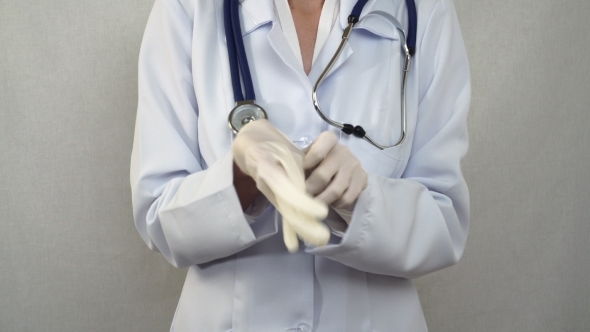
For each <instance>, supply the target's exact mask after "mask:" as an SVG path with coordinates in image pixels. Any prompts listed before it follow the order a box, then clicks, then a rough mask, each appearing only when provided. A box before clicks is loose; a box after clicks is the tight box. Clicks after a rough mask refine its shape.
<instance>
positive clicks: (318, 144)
mask: <svg viewBox="0 0 590 332" xmlns="http://www.w3.org/2000/svg"><path fill="white" fill-rule="evenodd" d="M337 144H338V137H337V136H336V134H334V133H333V132H331V131H324V132H323V133H321V134H320V136H318V138H317V139H316V140H315V141H314V142H313V144H312V145H311V147H310V148H309V151H308V152H307V153H306V154H305V157H304V158H303V169H310V168H313V167H315V166H316V165H318V164H319V163H320V162H321V161H322V160H324V158H325V157H326V156H327V155H328V153H329V152H330V151H331V150H332V149H333V148H334V147H335V146H336V145H337Z"/></svg>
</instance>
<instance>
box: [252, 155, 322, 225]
mask: <svg viewBox="0 0 590 332" xmlns="http://www.w3.org/2000/svg"><path fill="white" fill-rule="evenodd" d="M261 166H262V165H261ZM267 166H268V167H267ZM260 170H262V171H263V172H262V173H261V174H260V176H259V177H258V178H259V180H258V182H261V183H264V185H263V186H260V191H261V192H262V193H263V194H265V196H266V193H265V190H268V191H270V193H269V196H273V197H275V202H272V201H271V202H272V203H273V204H274V205H275V206H276V207H277V208H278V206H277V202H278V201H279V200H280V199H281V200H283V201H284V202H286V203H288V205H290V206H293V207H296V209H297V211H299V213H302V214H304V215H309V216H313V217H314V218H317V219H323V218H325V217H326V216H327V214H328V206H327V205H326V204H325V203H323V202H321V201H319V200H316V199H313V197H311V196H309V195H308V194H306V193H305V191H304V189H303V188H301V186H296V185H295V184H294V183H293V182H292V181H291V180H290V179H289V178H287V176H286V174H285V173H284V170H283V169H282V167H280V166H279V165H277V164H273V165H265V166H263V167H260ZM302 182H303V180H302ZM267 198H269V197H268V196H267ZM269 200H270V198H269ZM281 212H282V211H281Z"/></svg>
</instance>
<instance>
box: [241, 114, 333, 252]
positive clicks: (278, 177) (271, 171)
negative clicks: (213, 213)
mask: <svg viewBox="0 0 590 332" xmlns="http://www.w3.org/2000/svg"><path fill="white" fill-rule="evenodd" d="M232 151H233V155H234V162H235V164H236V165H237V166H238V167H239V168H240V169H241V170H242V172H244V173H246V174H247V175H249V176H251V177H252V178H253V179H254V181H255V182H256V187H257V188H258V189H259V190H260V191H261V192H262V194H264V196H266V198H267V199H268V200H269V201H270V202H271V203H272V204H273V205H274V206H275V207H276V208H277V210H278V211H279V212H280V213H281V215H282V216H283V239H284V241H285V245H286V246H287V249H288V250H289V251H290V252H295V251H297V249H298V247H299V242H298V240H297V238H298V237H299V238H301V239H302V240H303V241H304V242H305V243H307V244H309V245H312V246H323V245H325V244H326V243H328V240H329V238H330V231H329V230H328V228H327V227H326V225H324V224H323V223H322V222H321V220H323V219H324V218H325V217H326V216H327V214H328V207H327V205H326V204H325V203H323V202H322V201H320V200H317V199H314V198H312V197H311V196H310V195H308V194H307V193H306V191H305V177H304V175H303V166H302V164H303V152H301V151H300V150H299V149H298V148H297V147H296V146H295V145H293V143H292V142H291V141H290V140H289V139H288V138H287V137H286V136H285V135H284V134H283V133H281V132H280V131H279V130H278V129H276V128H275V127H274V126H273V125H272V124H270V122H268V121H267V120H257V121H253V122H251V123H249V124H248V125H246V126H244V127H243V128H242V129H241V130H240V131H239V132H238V134H237V135H236V138H235V140H234V143H233V146H232Z"/></svg>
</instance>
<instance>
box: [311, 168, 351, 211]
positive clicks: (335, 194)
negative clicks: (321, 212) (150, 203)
mask: <svg viewBox="0 0 590 332" xmlns="http://www.w3.org/2000/svg"><path fill="white" fill-rule="evenodd" d="M351 176H352V170H350V169H349V168H348V167H343V168H340V169H339V170H338V173H336V176H334V178H333V179H332V182H330V184H328V186H327V187H326V188H325V189H324V190H323V191H322V192H321V193H319V194H318V195H316V196H315V198H317V199H319V200H320V201H322V202H324V203H326V204H328V205H330V204H332V203H333V202H335V201H337V200H339V199H340V197H341V196H342V195H343V194H344V192H345V191H346V190H347V189H348V187H349V186H350V181H351Z"/></svg>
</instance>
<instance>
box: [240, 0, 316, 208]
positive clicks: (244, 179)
mask: <svg viewBox="0 0 590 332" xmlns="http://www.w3.org/2000/svg"><path fill="white" fill-rule="evenodd" d="M323 5H324V0H289V7H290V8H291V15H292V16H293V21H294V23H295V30H296V31H297V38H298V39H299V48H300V49H301V57H302V59H303V69H304V71H305V74H309V72H310V71H311V63H312V60H313V50H314V47H315V40H316V36H317V33H318V25H319V23H320V15H321V13H322V7H323ZM233 173H234V177H233V185H234V187H235V188H236V192H237V194H238V198H239V200H240V204H241V206H242V210H246V209H247V208H248V207H249V206H250V205H252V203H253V202H254V200H255V199H256V197H258V195H260V191H259V190H258V188H256V182H255V181H254V179H252V178H251V177H250V176H248V175H246V174H245V173H244V172H242V171H241V170H240V169H239V168H238V167H237V166H236V164H235V163H234V172H233Z"/></svg>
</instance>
